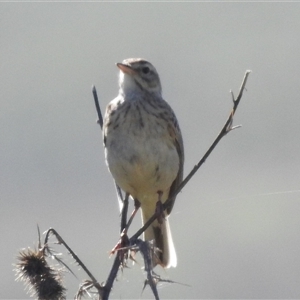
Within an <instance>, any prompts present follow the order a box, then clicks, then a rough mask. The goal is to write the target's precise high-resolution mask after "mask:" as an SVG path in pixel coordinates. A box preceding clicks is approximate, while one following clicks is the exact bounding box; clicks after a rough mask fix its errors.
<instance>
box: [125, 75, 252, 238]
mask: <svg viewBox="0 0 300 300" xmlns="http://www.w3.org/2000/svg"><path fill="white" fill-rule="evenodd" d="M250 73H251V71H249V70H248V71H246V73H245V76H244V78H243V81H242V84H241V87H240V91H239V94H238V97H237V98H236V99H234V96H233V93H232V92H231V95H232V97H233V108H232V110H231V112H230V114H229V116H228V119H227V121H226V122H225V124H224V126H223V128H222V129H221V131H220V133H219V134H218V136H217V137H216V139H215V140H214V142H213V143H212V145H211V146H210V147H209V148H208V150H207V151H206V153H205V154H204V155H203V157H202V158H201V160H200V161H199V162H198V163H197V164H196V165H195V166H194V168H193V169H192V170H191V171H190V173H189V174H188V175H187V176H186V177H185V179H184V180H183V181H182V182H181V184H180V185H179V186H178V188H177V189H176V190H175V192H174V193H173V194H172V195H170V197H169V199H168V200H167V201H165V202H164V204H163V209H164V210H165V209H166V208H167V207H168V205H169V204H170V202H171V201H172V200H171V199H172V198H173V197H174V196H176V195H177V194H178V193H180V192H181V190H182V189H183V188H184V187H185V185H186V184H187V183H188V182H189V181H190V179H191V178H192V177H193V176H194V174H195V173H196V172H197V171H198V169H199V168H200V167H201V166H202V165H203V163H204V162H205V161H206V159H207V158H208V156H209V155H210V154H211V152H212V151H213V150H214V148H215V147H216V146H217V144H218V143H219V142H220V140H221V139H222V138H223V137H224V136H225V135H226V134H227V133H228V132H230V131H231V130H233V129H235V128H234V127H232V121H233V116H234V114H235V112H236V110H237V107H238V105H239V103H240V101H241V99H242V96H243V92H244V89H245V86H246V82H247V79H248V76H249V74H250ZM156 217H157V216H156V214H154V215H153V216H152V217H151V218H150V219H149V220H148V221H147V222H146V223H145V224H144V226H143V227H141V228H140V229H139V230H138V231H137V232H136V233H135V234H134V235H133V236H132V237H131V238H130V241H132V242H133V241H134V240H135V239H136V238H138V237H139V236H140V235H141V234H142V233H143V232H144V231H145V230H146V229H147V228H148V227H149V226H150V225H151V224H152V222H153V221H154V220H155V219H156Z"/></svg>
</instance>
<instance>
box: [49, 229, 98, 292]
mask: <svg viewBox="0 0 300 300" xmlns="http://www.w3.org/2000/svg"><path fill="white" fill-rule="evenodd" d="M50 234H53V235H55V237H56V239H57V241H58V243H59V244H62V245H64V246H65V248H66V249H67V250H68V251H69V253H70V254H71V256H72V257H73V259H74V260H75V261H76V263H77V264H78V265H79V266H80V267H81V268H82V269H83V270H84V271H85V272H86V273H87V275H88V276H89V277H90V278H91V280H92V281H93V284H94V286H95V287H96V288H97V287H100V285H99V283H98V281H97V279H96V278H95V277H94V276H93V274H92V273H91V272H90V271H89V269H88V268H87V267H86V266H85V264H84V263H83V262H82V261H81V260H80V258H79V257H78V256H77V255H76V254H75V253H74V251H73V250H72V249H71V248H70V247H69V246H68V244H67V243H66V242H65V241H64V240H63V238H62V237H61V236H60V235H59V234H58V232H57V231H56V230H55V229H53V228H50V229H48V231H47V232H46V236H45V240H44V244H45V245H47V244H48V240H49V237H50Z"/></svg>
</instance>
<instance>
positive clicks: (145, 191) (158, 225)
mask: <svg viewBox="0 0 300 300" xmlns="http://www.w3.org/2000/svg"><path fill="white" fill-rule="evenodd" d="M116 65H117V67H118V68H119V71H120V72H119V94H118V96H117V97H116V98H115V99H114V100H112V101H111V102H110V103H109V104H108V105H107V107H106V111H105V116H104V123H103V142H104V148H105V159H106V164H107V166H108V169H109V171H110V173H111V174H112V176H113V178H114V180H115V182H116V184H117V185H118V186H119V187H120V188H121V189H122V190H123V191H124V192H126V193H128V194H129V195H130V196H131V197H132V198H133V200H134V201H135V203H137V204H138V206H140V208H141V211H142V223H143V224H145V222H147V220H149V218H150V217H151V216H152V215H153V214H154V213H155V212H156V210H157V205H158V204H159V203H161V204H162V203H164V202H165V201H166V200H167V199H168V198H169V196H171V195H172V194H173V193H174V192H175V191H176V189H177V187H178V186H179V185H180V183H181V182H182V178H183V165H184V147H183V139H182V134H181V130H180V127H179V124H178V121H177V118H176V115H175V113H174V111H173V109H172V108H171V106H170V105H169V104H168V103H167V102H166V101H165V100H164V99H163V97H162V87H161V82H160V78H159V75H158V73H157V71H156V69H155V67H154V66H153V65H152V64H151V63H150V62H148V61H147V60H145V59H142V58H128V59H125V60H123V61H122V63H117V64H116ZM175 198H176V195H173V196H172V199H171V201H170V205H169V206H168V207H167V208H166V210H165V211H164V212H162V218H157V219H156V220H154V222H153V223H152V224H151V225H150V226H149V227H148V228H147V229H146V230H145V232H144V240H146V241H154V245H155V247H156V248H157V249H159V251H157V253H158V254H157V255H156V256H157V257H156V259H155V263H154V266H156V265H158V264H159V265H161V266H162V267H163V268H169V267H176V265H177V257H176V252H175V247H174V243H173V239H172V235H171V231H170V225H169V220H168V216H169V214H170V213H171V211H172V208H173V205H174V202H175ZM161 207H162V206H161Z"/></svg>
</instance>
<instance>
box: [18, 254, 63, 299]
mask: <svg viewBox="0 0 300 300" xmlns="http://www.w3.org/2000/svg"><path fill="white" fill-rule="evenodd" d="M17 260H18V262H17V264H16V265H15V271H16V276H17V278H16V280H19V281H23V282H24V284H25V285H26V286H27V288H28V290H29V292H30V293H31V295H32V296H36V297H37V298H38V299H44V300H50V299H51V300H62V299H66V296H65V291H66V290H65V288H64V287H63V285H62V278H61V270H59V269H55V268H53V267H51V266H49V264H48V263H47V260H46V256H45V253H44V251H43V249H41V250H32V249H30V248H28V249H23V250H21V251H20V254H19V256H18V257H17Z"/></svg>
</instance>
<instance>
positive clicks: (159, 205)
mask: <svg viewBox="0 0 300 300" xmlns="http://www.w3.org/2000/svg"><path fill="white" fill-rule="evenodd" d="M157 194H158V201H157V202H156V208H155V213H156V216H157V221H158V223H159V224H162V223H163V220H164V219H165V214H164V211H163V204H162V202H161V197H162V194H163V192H162V191H158V192H157Z"/></svg>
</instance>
